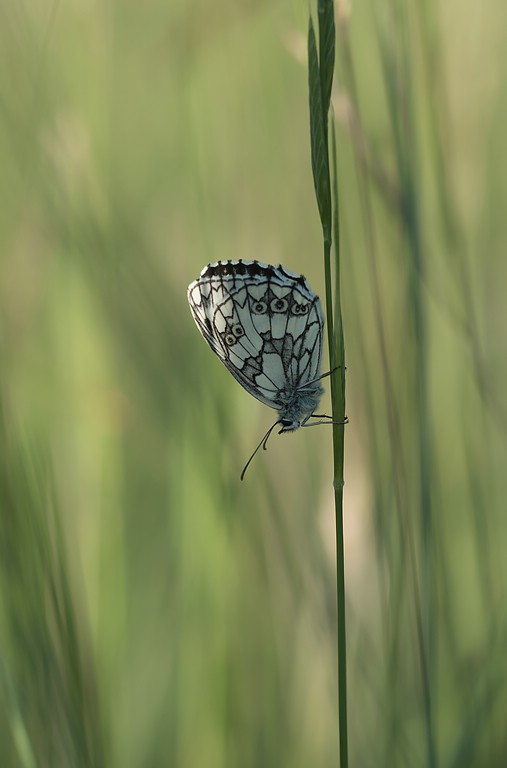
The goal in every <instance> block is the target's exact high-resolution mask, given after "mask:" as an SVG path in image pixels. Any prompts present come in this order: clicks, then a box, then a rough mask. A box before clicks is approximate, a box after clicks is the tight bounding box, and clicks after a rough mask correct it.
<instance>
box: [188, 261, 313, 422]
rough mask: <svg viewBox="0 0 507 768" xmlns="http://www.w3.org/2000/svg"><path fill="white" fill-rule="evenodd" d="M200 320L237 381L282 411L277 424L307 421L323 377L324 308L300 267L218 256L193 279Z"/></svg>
mask: <svg viewBox="0 0 507 768" xmlns="http://www.w3.org/2000/svg"><path fill="white" fill-rule="evenodd" d="M188 301H189V305H190V309H191V312H192V315H193V317H194V320H195V323H196V325H197V327H198V328H199V330H200V332H201V334H202V335H203V336H204V338H205V339H206V341H207V342H208V344H209V346H210V347H211V349H212V350H213V351H214V352H215V354H216V355H217V356H218V357H219V358H220V360H221V361H222V363H223V364H224V365H225V366H226V368H227V369H228V370H229V371H230V373H232V375H233V376H234V377H235V378H236V379H237V381H239V383H240V384H241V385H242V386H243V387H244V388H245V389H246V390H247V391H248V392H249V393H250V394H252V395H253V396H254V397H256V398H257V399H258V400H260V401H261V402H262V403H264V404H265V405H268V406H269V407H270V408H274V409H275V410H276V411H277V412H278V415H279V422H278V423H280V424H281V429H280V432H292V431H294V430H295V429H298V428H299V427H300V426H304V425H305V424H306V422H307V421H308V419H309V418H310V417H311V416H312V414H313V413H314V411H315V409H316V407H317V405H318V403H319V400H320V398H321V396H322V393H323V389H322V386H321V384H320V378H321V377H320V364H321V356H322V343H323V330H324V316H323V314H322V309H321V306H320V301H319V298H318V296H316V295H315V294H314V292H313V291H312V289H311V288H310V286H309V285H308V283H307V281H306V280H305V278H304V277H303V276H302V275H298V274H295V273H293V272H290V271H288V270H286V269H285V268H284V267H282V266H281V265H279V266H277V267H275V266H271V265H269V264H261V263H260V262H257V261H242V260H238V261H218V262H215V263H214V264H209V265H208V266H207V267H205V268H204V269H203V270H202V272H201V275H200V277H199V278H198V279H197V280H195V281H194V282H193V283H191V284H190V285H189V287H188Z"/></svg>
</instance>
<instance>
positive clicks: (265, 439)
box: [241, 419, 282, 480]
mask: <svg viewBox="0 0 507 768" xmlns="http://www.w3.org/2000/svg"><path fill="white" fill-rule="evenodd" d="M281 423H282V420H281V419H278V421H275V423H274V424H272V425H271V426H270V428H269V429H268V431H267V432H266V434H265V435H264V437H263V438H262V440H261V441H260V443H259V445H258V446H257V448H256V449H255V451H254V452H253V453H252V455H251V456H250V458H249V459H248V461H247V463H246V464H245V468H244V469H243V472H242V473H241V480H243V478H244V476H245V472H246V471H247V469H248V467H249V466H250V462H251V461H252V459H253V457H254V456H255V454H256V453H257V451H258V450H260V448H262V449H263V450H264V451H265V450H266V449H267V447H268V446H267V443H268V439H269V436H270V434H271V433H272V431H273V430H274V428H275V427H276V426H277V424H281Z"/></svg>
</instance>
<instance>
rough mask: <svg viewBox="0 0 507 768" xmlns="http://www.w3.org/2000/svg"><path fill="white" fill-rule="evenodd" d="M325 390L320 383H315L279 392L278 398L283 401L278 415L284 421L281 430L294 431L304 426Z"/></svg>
mask: <svg viewBox="0 0 507 768" xmlns="http://www.w3.org/2000/svg"><path fill="white" fill-rule="evenodd" d="M323 393H324V390H323V389H322V387H321V386H320V384H317V383H314V384H312V385H310V386H308V387H301V389H296V390H291V391H287V390H286V391H284V390H281V391H280V392H279V393H278V399H279V400H281V401H282V402H283V405H282V407H281V408H279V409H278V415H279V416H280V419H281V422H282V428H281V430H280V432H293V431H294V430H295V429H299V427H301V426H303V424H304V423H305V422H306V421H307V420H308V419H309V418H310V416H311V415H312V413H313V412H314V410H315V409H316V408H317V406H318V404H319V401H320V398H321V397H322V395H323Z"/></svg>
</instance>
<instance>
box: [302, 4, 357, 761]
mask: <svg viewBox="0 0 507 768" xmlns="http://www.w3.org/2000/svg"><path fill="white" fill-rule="evenodd" d="M318 20H319V47H318V51H317V41H316V36H315V31H314V28H313V22H312V18H311V15H310V20H309V29H308V75H309V97H310V139H311V156H312V170H313V178H314V185H315V194H316V197H317V205H318V209H319V214H320V219H321V224H322V235H323V246H324V273H325V285H326V316H327V336H328V347H329V362H330V366H331V370H334V369H335V368H338V374H337V375H336V376H335V375H333V376H331V402H332V415H333V421H334V422H335V424H334V425H333V487H334V500H335V533H336V599H337V663H338V726H339V752H340V767H341V768H347V766H348V731H347V653H346V623H345V547H344V538H343V487H344V477H343V465H344V442H345V429H344V422H345V352H344V340H343V324H342V315H341V301H340V240H339V211H338V180H337V162H336V142H335V137H334V131H331V143H332V163H331V162H330V156H329V125H328V117H329V107H330V99H331V88H332V82H333V72H334V59H335V22H334V5H333V2H332V0H319V3H318ZM331 169H332V171H333V173H332V174H331ZM331 175H332V178H333V187H331ZM332 255H333V257H334V264H332V261H331V259H332ZM333 267H334V274H335V279H334V284H333ZM333 292H334V296H333Z"/></svg>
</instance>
